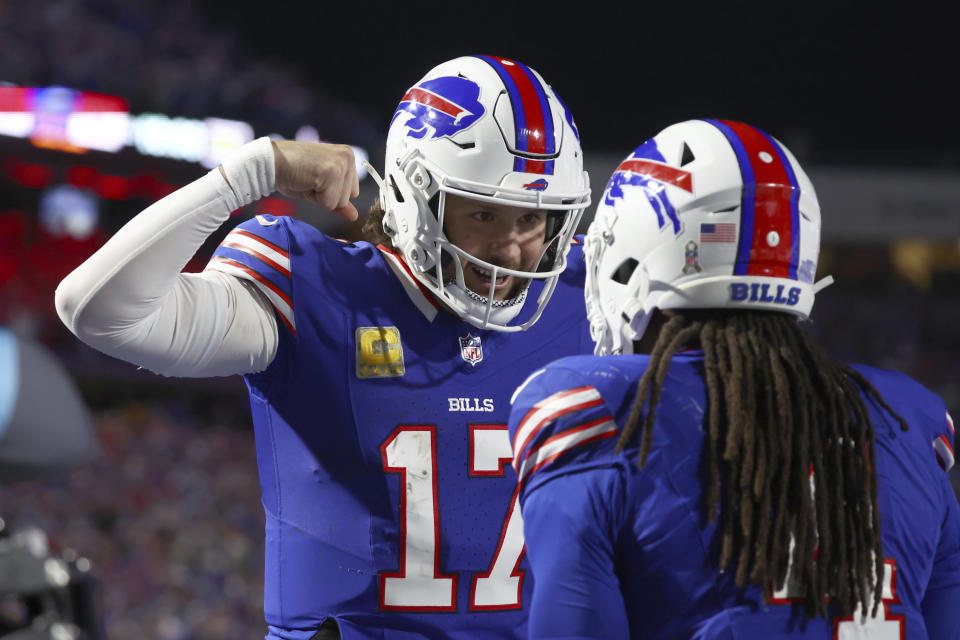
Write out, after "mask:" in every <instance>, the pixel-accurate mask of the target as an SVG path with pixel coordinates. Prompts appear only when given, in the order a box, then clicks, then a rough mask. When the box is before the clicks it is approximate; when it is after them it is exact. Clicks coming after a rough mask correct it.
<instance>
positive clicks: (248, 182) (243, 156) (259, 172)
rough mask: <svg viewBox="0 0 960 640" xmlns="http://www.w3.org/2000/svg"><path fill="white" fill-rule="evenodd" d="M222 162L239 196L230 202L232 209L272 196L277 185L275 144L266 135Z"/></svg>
mask: <svg viewBox="0 0 960 640" xmlns="http://www.w3.org/2000/svg"><path fill="white" fill-rule="evenodd" d="M220 166H221V167H223V172H224V174H225V175H226V176H227V182H229V183H230V188H231V189H232V190H233V195H234V196H235V197H236V202H228V203H227V205H228V206H229V207H230V210H231V211H232V210H234V209H239V208H240V207H242V206H244V205H248V204H250V203H251V202H253V201H254V200H259V199H260V198H262V197H264V196H268V195H270V194H271V193H273V191H274V190H275V189H276V184H275V181H276V172H275V167H274V158H273V144H272V143H271V142H270V138H267V137H266V136H264V137H263V138H257V139H256V140H254V141H253V142H248V143H247V144H245V145H243V146H242V147H240V148H239V149H237V150H236V151H234V152H232V153H231V154H230V155H229V156H227V158H226V159H225V160H224V161H223V162H222V163H221V165H220Z"/></svg>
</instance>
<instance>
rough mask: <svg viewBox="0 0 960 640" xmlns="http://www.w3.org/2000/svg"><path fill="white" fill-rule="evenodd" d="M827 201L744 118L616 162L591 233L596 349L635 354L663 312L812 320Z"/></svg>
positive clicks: (684, 127)
mask: <svg viewBox="0 0 960 640" xmlns="http://www.w3.org/2000/svg"><path fill="white" fill-rule="evenodd" d="M819 252H820V205H819V203H818V202H817V196H816V193H815V192H814V190H813V185H812V184H811V182H810V180H809V179H808V178H807V175H806V174H805V173H804V172H803V169H801V168H800V165H799V164H798V163H797V160H796V158H794V157H793V154H791V153H790V151H789V150H788V149H787V148H786V147H784V146H783V145H782V144H781V143H780V142H779V141H777V140H775V139H774V138H772V137H770V136H769V135H767V134H765V133H764V132H762V131H760V130H759V129H756V128H754V127H751V126H749V125H746V124H742V123H739V122H730V121H721V120H690V121H687V122H681V123H679V124H675V125H672V126H670V127H667V128H666V129H664V130H663V131H661V132H660V133H658V134H657V135H656V136H655V137H654V138H653V139H651V140H648V141H647V142H645V143H643V144H642V145H640V146H639V147H637V149H636V150H634V152H633V153H631V154H630V155H629V156H627V158H626V159H625V160H624V161H623V162H622V163H621V164H620V166H619V167H617V169H616V171H614V173H613V175H612V176H611V178H610V181H609V182H608V183H607V187H606V189H605V191H604V194H603V199H602V201H601V202H600V203H599V205H598V208H597V214H596V217H595V219H594V221H593V223H592V224H591V225H590V228H589V230H588V231H587V235H586V240H585V246H584V255H585V259H586V263H587V281H586V292H585V294H586V303H587V314H588V316H589V319H590V332H591V335H592V337H593V340H594V342H595V343H596V346H595V353H596V354H597V355H606V354H613V353H631V352H632V351H633V342H634V340H639V339H640V338H641V337H642V336H643V332H644V330H645V329H646V327H647V324H648V322H649V321H650V317H651V315H652V314H653V311H654V310H655V309H765V310H772V311H784V312H787V313H792V314H794V315H795V316H797V317H798V318H801V319H802V318H807V317H808V316H809V315H810V310H811V308H812V307H813V300H814V295H815V294H816V292H817V291H819V290H820V289H821V288H823V287H824V286H826V285H827V284H829V283H830V282H832V278H829V277H828V278H825V279H824V280H821V281H820V282H819V283H817V284H814V275H815V274H816V270H817V256H818V254H819Z"/></svg>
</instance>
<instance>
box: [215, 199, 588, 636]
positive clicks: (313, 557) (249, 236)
mask: <svg viewBox="0 0 960 640" xmlns="http://www.w3.org/2000/svg"><path fill="white" fill-rule="evenodd" d="M569 265H570V266H569V267H568V268H567V270H566V271H565V273H564V275H563V276H562V278H561V280H560V282H559V283H558V285H557V288H556V290H555V292H554V293H553V298H552V299H551V302H550V303H549V305H548V306H547V308H546V311H545V313H544V315H543V317H542V318H541V319H540V320H539V321H538V322H537V323H536V324H535V325H534V326H533V327H531V328H530V329H529V330H527V331H524V332H518V333H503V332H497V331H482V330H478V329H477V328H476V327H474V326H472V325H470V324H467V323H465V322H463V321H461V320H460V319H459V318H458V317H457V316H455V315H454V314H452V313H449V312H447V311H444V310H440V309H439V307H438V306H437V304H438V303H436V302H435V301H434V299H433V298H431V297H430V296H429V295H428V294H427V293H426V292H425V291H424V290H422V289H421V287H420V285H419V284H418V282H417V281H416V280H415V279H414V278H413V277H412V275H411V274H410V273H409V271H408V270H407V267H406V265H405V263H404V262H403V261H402V260H400V258H399V256H397V255H395V254H394V253H392V252H391V251H390V250H388V249H386V248H384V247H374V246H372V245H370V244H369V243H365V242H358V243H356V244H351V243H346V242H343V241H338V240H334V239H332V238H329V237H327V236H325V235H323V234H321V233H320V232H319V231H317V230H316V229H314V228H313V227H311V226H310V225H308V224H305V223H303V222H300V221H297V220H294V219H290V218H283V217H271V216H257V217H256V218H255V219H252V220H249V221H247V222H244V223H243V224H241V225H239V226H238V227H236V228H235V229H234V230H233V231H231V232H230V233H229V234H228V235H227V236H226V238H225V239H224V241H223V242H222V243H221V245H220V246H219V247H218V248H217V250H216V252H215V254H214V257H213V258H212V259H211V261H210V264H209V266H208V269H216V270H219V271H222V272H224V273H229V274H233V275H235V276H237V277H240V278H244V279H245V280H247V281H249V282H250V283H252V284H253V285H254V286H256V287H257V288H258V289H259V290H260V291H261V292H263V294H264V295H265V296H266V298H267V299H269V300H270V302H271V303H272V304H273V306H274V308H275V310H276V314H277V317H278V319H279V321H280V323H279V324H280V334H281V335H280V343H279V348H278V352H277V355H276V357H275V359H274V360H273V362H272V363H271V364H270V366H269V367H268V368H267V369H266V370H265V371H263V372H261V373H257V374H253V375H248V376H246V381H247V385H248V388H249V392H250V399H251V406H252V410H253V423H254V431H255V435H256V445H257V460H258V466H259V473H260V482H261V485H262V489H263V506H264V510H265V513H266V567H265V603H264V609H265V613H266V617H267V622H268V625H269V629H270V635H269V636H268V637H271V638H285V639H296V640H301V639H304V638H309V637H310V636H311V635H312V634H313V633H314V632H315V630H316V629H317V627H319V626H320V624H321V623H322V622H323V621H324V620H325V619H326V618H328V617H333V618H335V619H336V621H337V623H338V624H339V627H340V630H341V634H342V637H343V638H344V640H351V639H353V638H378V639H393V638H521V637H526V618H527V615H526V611H525V608H526V605H527V603H528V600H529V597H530V593H531V578H530V576H529V572H528V570H527V565H526V561H525V559H524V541H523V531H522V522H521V520H520V511H519V505H518V504H517V497H516V495H517V494H516V491H517V487H516V482H515V481H514V479H513V477H512V476H509V475H506V474H505V466H508V465H509V462H510V459H511V449H510V441H509V438H508V435H507V417H508V415H509V409H510V407H509V404H510V396H511V394H512V392H513V390H514V389H515V388H516V387H517V385H519V384H520V383H521V382H522V381H523V379H524V378H525V377H526V376H527V375H528V374H529V373H530V372H531V371H533V370H535V369H536V368H538V367H542V366H544V365H545V364H546V363H548V362H549V361H551V360H554V359H556V358H558V357H561V356H564V355H570V354H575V353H584V352H588V351H590V350H591V349H592V343H591V341H590V336H589V327H588V324H587V322H586V311H585V308H584V301H583V277H584V271H583V260H582V250H581V247H579V246H574V247H571V252H570V257H569ZM541 289H542V283H539V282H538V283H534V284H533V285H531V290H530V292H529V294H528V296H527V301H526V303H525V304H527V305H532V304H535V302H536V297H537V295H538V293H539V291H540V290H541ZM527 310H529V308H528V309H527Z"/></svg>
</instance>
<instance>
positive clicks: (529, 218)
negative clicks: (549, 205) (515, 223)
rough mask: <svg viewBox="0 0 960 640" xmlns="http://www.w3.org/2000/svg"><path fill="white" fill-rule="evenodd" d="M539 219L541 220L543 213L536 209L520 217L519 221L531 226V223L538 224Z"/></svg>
mask: <svg viewBox="0 0 960 640" xmlns="http://www.w3.org/2000/svg"><path fill="white" fill-rule="evenodd" d="M541 220H543V214H542V213H540V212H538V211H535V212H533V213H528V214H526V215H524V216H523V217H521V218H520V223H521V224H526V225H530V226H533V225H537V224H540V221H541Z"/></svg>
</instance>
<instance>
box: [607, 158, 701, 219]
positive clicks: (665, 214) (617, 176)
mask: <svg viewBox="0 0 960 640" xmlns="http://www.w3.org/2000/svg"><path fill="white" fill-rule="evenodd" d="M667 185H672V186H674V187H678V188H680V189H683V190H684V191H687V192H688V193H693V178H692V176H691V174H690V172H689V171H684V170H683V169H678V168H676V167H671V166H670V165H668V164H666V159H665V158H664V157H663V154H662V153H660V150H659V149H658V148H657V143H656V141H655V140H648V141H647V142H644V143H643V144H642V145H640V146H639V147H637V148H636V149H635V150H634V151H633V153H631V154H630V155H629V156H628V157H627V159H626V160H624V161H623V162H621V163H620V166H618V167H617V169H616V170H615V171H614V172H613V175H612V176H610V181H609V182H608V183H607V189H606V191H605V193H604V195H603V199H604V204H606V205H607V206H613V204H614V201H616V200H618V199H620V198H623V196H624V192H623V188H624V187H625V186H630V187H639V188H641V189H643V191H644V193H645V194H646V196H647V199H648V200H649V201H650V206H651V208H652V209H653V212H654V213H655V214H656V216H657V226H658V227H659V228H661V229H662V228H663V227H664V225H666V223H667V220H669V221H670V222H671V223H672V224H673V232H674V233H675V234H677V233H680V218H678V217H677V210H676V207H674V205H673V203H672V202H670V198H669V197H668V196H667Z"/></svg>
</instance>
